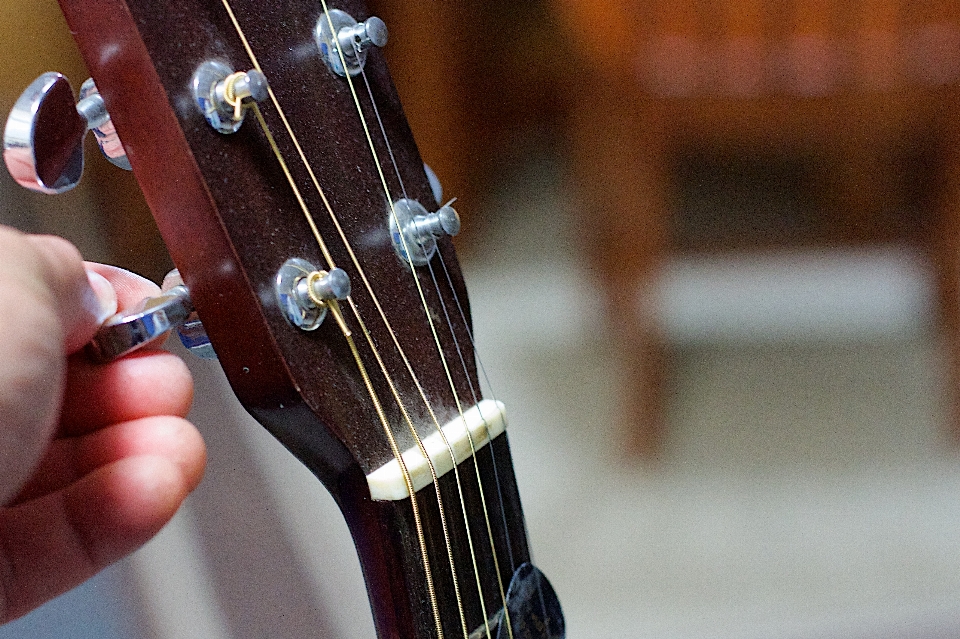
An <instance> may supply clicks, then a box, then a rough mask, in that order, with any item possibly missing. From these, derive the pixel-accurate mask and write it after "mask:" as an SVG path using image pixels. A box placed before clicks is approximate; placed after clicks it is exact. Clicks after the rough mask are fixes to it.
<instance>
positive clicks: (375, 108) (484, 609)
mask: <svg viewBox="0 0 960 639" xmlns="http://www.w3.org/2000/svg"><path fill="white" fill-rule="evenodd" d="M359 54H360V50H359V48H358V47H357V46H356V44H354V55H357V56H358V55H359ZM344 62H345V61H343V60H342V61H341V63H344ZM360 76H361V77H362V78H363V83H364V86H365V87H366V90H367V96H368V97H369V98H370V105H371V107H372V108H373V113H374V115H375V117H376V120H377V125H378V127H379V129H380V135H381V136H382V138H383V143H384V145H385V146H386V147H387V154H388V156H389V157H390V164H391V165H392V166H393V171H394V174H395V175H396V178H397V182H399V184H400V190H401V191H402V193H403V197H404V198H407V197H408V195H407V188H406V185H405V184H404V181H403V176H402V175H401V173H400V168H399V167H398V166H397V161H396V156H395V155H394V153H393V146H392V145H391V144H390V137H389V136H388V135H387V130H386V127H385V126H384V124H383V118H382V117H381V116H380V108H379V107H378V106H377V101H376V99H375V98H374V96H373V89H372V88H371V86H370V80H369V79H368V78H367V73H366V69H365V68H364V67H361V68H360ZM357 106H358V109H359V104H358V105H357ZM359 115H360V117H361V118H362V117H363V114H362V112H361V113H359ZM438 204H439V202H438ZM405 250H406V247H405ZM427 267H428V268H429V269H430V276H431V279H432V280H433V285H434V290H435V291H436V293H437V298H438V299H439V301H440V304H441V307H442V308H443V312H444V316H445V317H446V321H447V327H448V328H449V330H450V335H451V337H452V338H453V343H454V349H455V350H456V352H457V355H458V357H459V358H460V363H461V366H462V368H463V372H464V377H465V379H466V381H467V384H468V385H469V387H470V389H471V395H472V396H473V403H474V405H476V404H477V403H478V402H479V399H478V397H477V394H476V392H474V391H473V381H472V380H471V379H470V374H469V372H468V370H467V366H466V363H465V362H464V360H463V353H461V352H460V344H459V340H458V339H457V336H456V332H455V331H454V328H453V323H452V321H451V320H450V316H449V313H447V305H446V302H445V301H444V299H443V296H442V295H441V293H440V287H439V285H438V284H437V280H436V277H434V275H433V267H432V266H431V265H430V263H429V262H428V263H427ZM448 281H449V277H448ZM451 292H452V293H453V295H454V297H455V298H456V295H457V292H456V290H454V289H453V286H452V281H451ZM410 374H411V376H412V377H413V378H414V379H415V380H416V375H415V374H414V372H413V370H412V368H411V370H410ZM416 383H417V385H418V386H419V380H416ZM421 392H422V391H421ZM423 399H424V403H429V402H428V401H427V399H426V396H425V395H424V397H423ZM458 405H459V403H458ZM460 416H461V419H463V411H462V410H461V411H460ZM481 418H482V419H483V423H484V428H485V429H486V430H487V431H488V433H489V424H488V423H487V420H486V417H484V416H483V415H482V414H481ZM465 430H466V433H467V439H468V441H469V443H470V451H471V456H472V457H473V459H474V464H476V449H475V446H474V441H473V435H472V434H471V433H470V430H469V429H465ZM440 432H441V433H442V430H441V431H440ZM441 436H442V438H443V442H444V444H445V445H446V446H447V449H448V451H449V453H450V457H451V459H452V461H453V473H454V477H455V479H456V484H457V493H458V496H459V498H460V506H461V511H462V513H463V527H464V530H465V531H466V534H467V545H468V547H469V550H470V557H471V560H472V562H473V573H474V577H475V581H476V586H477V594H478V597H479V600H480V609H481V614H482V615H483V623H484V629H485V630H486V634H487V637H488V639H491V632H490V615H489V613H488V612H487V604H486V601H485V600H484V596H483V585H482V584H481V581H480V569H479V566H478V564H477V560H476V551H475V549H474V543H473V533H472V531H471V530H470V518H469V516H468V514H467V505H466V500H465V499H464V496H463V490H462V488H461V483H460V471H459V468H458V466H459V464H458V463H457V460H456V455H455V454H454V452H453V448H452V446H450V444H449V442H448V441H447V438H446V436H445V435H441ZM488 438H489V434H488ZM491 446H492V443H491ZM495 477H496V476H495ZM477 486H478V489H479V491H480V499H481V503H482V504H483V511H484V514H485V519H486V512H487V508H486V501H485V499H484V496H483V482H482V481H481V480H480V471H479V468H478V469H477ZM497 492H498V494H500V486H499V485H498V486H497ZM501 507H502V504H501ZM486 523H487V534H488V535H490V540H491V549H492V550H493V551H494V556H493V560H494V570H495V571H496V573H495V574H496V576H497V583H498V586H499V590H500V597H501V599H503V600H505V597H504V595H503V584H502V580H501V578H500V566H499V562H498V561H497V557H496V554H495V553H496V550H495V548H494V547H493V536H492V533H491V531H490V522H489V519H486Z"/></svg>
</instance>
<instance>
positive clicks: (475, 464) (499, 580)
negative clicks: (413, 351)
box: [427, 263, 513, 636]
mask: <svg viewBox="0 0 960 639" xmlns="http://www.w3.org/2000/svg"><path fill="white" fill-rule="evenodd" d="M427 268H428V269H429V271H430V279H431V280H433V286H434V288H436V289H437V292H438V293H439V291H440V285H439V283H438V282H437V276H436V274H435V273H434V271H433V266H432V265H431V264H430V263H427ZM439 297H440V306H441V308H442V309H443V316H444V317H445V318H446V320H447V326H448V327H449V329H450V335H451V337H452V338H453V343H454V346H455V348H456V351H457V357H459V358H460V366H462V367H463V372H464V374H465V375H466V377H467V384H468V386H469V388H470V394H471V395H472V396H473V403H474V404H475V405H476V404H477V403H479V397H477V391H476V389H475V388H474V387H473V380H471V379H470V374H469V372H468V370H467V362H466V360H465V359H464V357H463V351H462V350H461V349H460V340H459V339H457V334H456V332H455V331H454V329H453V321H452V320H451V319H450V312H449V311H448V310H447V303H446V302H445V301H444V299H443V297H442V296H439ZM483 421H484V426H485V427H486V428H487V431H488V433H489V424H487V421H486V418H484V420H483ZM468 437H469V439H470V453H471V457H472V458H473V468H474V470H475V471H476V473H477V487H478V488H479V490H480V503H481V505H482V506H483V518H484V522H485V523H486V526H487V537H488V538H489V539H490V552H491V553H492V555H493V567H494V570H495V572H496V575H497V587H498V588H499V589H500V598H501V599H502V600H503V602H504V608H503V610H504V614H505V615H506V616H507V624H508V626H507V627H508V628H510V627H511V626H510V613H509V612H507V607H506V599H507V598H506V594H505V592H504V589H503V579H502V578H501V577H500V559H499V557H498V554H497V548H496V543H495V542H494V539H493V529H492V528H491V526H490V515H489V511H488V509H487V498H486V497H485V496H484V491H483V480H482V479H481V478H480V464H479V462H478V460H477V451H476V449H475V448H474V444H473V437H471V436H469V431H468ZM488 438H489V435H488ZM487 447H488V448H490V449H491V450H493V440H492V439H490V442H489V444H488V445H487ZM494 481H495V482H496V486H497V495H498V497H499V498H500V512H501V513H503V512H504V505H503V493H502V491H501V490H500V478H499V477H498V476H497V474H496V464H494ZM504 523H506V519H504ZM504 530H505V532H506V533H507V541H508V543H507V549H508V551H509V553H510V568H511V574H512V572H513V570H512V569H513V551H512V550H510V543H509V535H510V533H509V531H507V530H506V529H504ZM510 634H511V636H512V635H513V630H512V629H511V630H510Z"/></svg>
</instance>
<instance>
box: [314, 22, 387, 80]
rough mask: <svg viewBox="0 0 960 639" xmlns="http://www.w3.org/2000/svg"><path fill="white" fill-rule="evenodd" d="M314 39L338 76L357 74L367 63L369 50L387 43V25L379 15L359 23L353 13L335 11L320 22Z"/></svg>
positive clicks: (315, 30) (321, 53)
mask: <svg viewBox="0 0 960 639" xmlns="http://www.w3.org/2000/svg"><path fill="white" fill-rule="evenodd" d="M313 37H314V39H315V40H316V42H317V46H318V47H319V48H320V55H322V56H323V59H324V60H325V61H326V63H327V66H329V67H330V69H331V70H333V72H334V73H336V74H337V75H342V76H346V75H347V74H348V73H349V74H350V75H357V74H359V73H360V72H361V71H363V67H364V65H365V64H366V62H367V51H369V50H370V48H371V47H383V46H384V45H386V44H387V25H386V24H384V22H383V20H381V19H380V18H378V17H376V16H371V17H369V18H367V19H366V20H364V21H363V22H357V21H356V20H355V19H354V18H353V16H351V15H350V14H349V13H347V12H345V11H340V10H339V9H331V10H330V11H328V12H326V13H324V14H323V15H322V16H320V19H319V20H317V26H316V27H315V28H314V30H313Z"/></svg>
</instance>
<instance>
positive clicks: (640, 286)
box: [551, 0, 960, 454]
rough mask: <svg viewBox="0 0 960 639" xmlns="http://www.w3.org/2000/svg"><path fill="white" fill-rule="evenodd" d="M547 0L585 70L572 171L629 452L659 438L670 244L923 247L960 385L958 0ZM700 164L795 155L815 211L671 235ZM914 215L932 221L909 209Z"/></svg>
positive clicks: (573, 126)
mask: <svg viewBox="0 0 960 639" xmlns="http://www.w3.org/2000/svg"><path fill="white" fill-rule="evenodd" d="M551 2H552V7H553V10H554V11H555V12H556V14H557V15H558V16H560V18H561V21H562V23H563V25H564V30H565V31H566V33H567V35H568V36H569V38H570V41H571V42H572V46H573V48H574V49H575V50H576V52H577V54H578V55H577V59H578V62H579V64H580V65H581V66H582V71H581V76H580V81H581V86H580V89H579V90H578V96H577V104H576V105H575V107H574V109H573V110H572V117H571V120H570V138H571V143H572V149H573V157H574V162H573V165H574V166H575V167H576V169H575V170H576V172H577V173H578V178H579V184H580V186H581V198H582V201H583V204H584V207H583V210H584V217H583V219H584V232H585V233H588V237H589V240H590V241H589V244H590V247H591V256H592V260H593V265H594V267H595V268H596V270H597V271H598V273H599V275H600V279H601V280H602V283H603V288H604V291H605V295H606V299H607V301H608V304H609V321H610V324H611V327H613V328H614V329H615V333H614V334H615V335H616V339H618V340H619V343H620V344H621V345H622V347H623V351H624V352H625V354H626V357H627V362H628V365H629V370H630V376H631V381H630V384H631V386H632V389H631V392H630V393H629V398H628V402H629V403H630V405H629V407H628V408H627V413H626V415H627V417H626V418H625V422H626V424H625V428H626V439H627V441H628V442H629V443H628V446H629V448H630V449H632V450H634V451H637V452H641V453H646V454H656V452H657V451H658V450H659V447H660V444H661V440H662V437H663V413H662V409H663V400H664V392H665V388H664V377H665V371H664V366H665V363H666V359H667V358H666V355H667V353H668V349H667V347H666V344H665V340H664V338H663V334H662V327H661V326H660V324H659V322H658V318H657V315H656V313H655V312H653V311H652V310H651V305H650V304H649V303H644V301H643V300H644V296H649V295H651V294H652V291H654V290H655V289H656V283H657V278H658V274H659V273H660V270H661V268H662V266H663V264H664V261H665V260H666V259H667V257H668V256H669V255H670V254H671V253H674V252H676V251H691V250H695V251H703V250H711V251H712V250H721V249H724V250H725V249H728V248H730V247H731V246H733V247H743V246H745V245H752V246H756V245H758V244H759V245H765V246H780V245H784V244H793V245H796V244H801V245H803V244H814V243H816V244H822V243H828V244H831V245H837V244H851V243H852V244H863V243H873V242H884V243H886V242H891V241H905V242H908V243H911V244H914V245H916V246H918V247H920V248H921V249H922V250H924V251H926V252H928V254H929V255H930V257H931V261H932V263H933V264H934V265H935V268H936V271H937V277H938V279H939V285H940V286H939V293H940V308H941V311H942V321H943V324H944V326H945V329H946V335H947V336H948V340H949V344H950V353H951V356H952V371H953V389H955V390H957V389H960V126H958V124H957V123H956V122H955V119H956V118H955V113H956V109H955V108H954V105H955V104H957V100H958V98H960V93H958V91H957V88H956V85H957V83H958V81H960V3H956V2H951V1H949V0H944V1H941V0H921V1H915V0H911V1H907V0H902V1H898V0H852V1H851V0H844V1H840V0H792V1H791V0H773V1H771V0H699V1H698V2H689V1H687V0H646V1H645V0H551ZM698 154H699V156H700V157H708V158H713V161H714V162H715V163H716V164H718V165H720V166H722V165H723V163H724V162H727V161H734V162H735V161H739V160H738V158H739V159H743V158H757V157H759V158H761V161H764V160H765V159H770V158H777V157H780V158H782V157H793V158H798V161H799V162H801V163H804V162H805V163H806V166H807V169H808V174H809V176H811V183H812V184H813V185H814V187H815V191H814V193H815V195H814V196H813V197H815V199H816V204H817V206H816V208H817V210H818V215H817V219H816V220H814V222H813V223H811V224H808V225H806V226H805V227H804V228H798V229H795V230H797V231H798V232H797V233H789V232H786V230H783V232H781V233H772V234H768V235H763V234H762V233H761V234H759V235H755V236H748V237H740V238H729V237H726V238H723V237H703V234H700V235H699V236H698V235H697V234H695V233H694V234H690V233H688V234H686V236H684V235H682V234H681V236H679V237H678V236H677V234H676V233H674V232H672V231H671V224H672V222H671V220H672V219H673V213H674V209H675V204H676V201H677V197H678V195H677V171H676V169H677V167H678V166H683V165H684V164H683V163H684V162H685V161H687V160H688V159H689V158H690V157H697V156H698ZM685 158H686V159H685ZM754 161H755V160H754ZM905 171H906V172H907V173H905ZM919 191H922V193H919ZM921 196H922V197H921ZM918 198H920V199H918ZM918 201H919V202H920V205H917V202H918ZM911 206H912V207H913V208H914V209H918V208H919V209H926V210H930V211H932V213H933V214H932V215H930V216H929V218H926V217H924V216H923V215H916V214H914V215H907V214H905V213H904V211H908V210H910V209H911ZM801 226H803V225H801ZM958 396H960V392H958ZM957 415H958V416H960V411H958V412H957ZM958 423H960V422H958Z"/></svg>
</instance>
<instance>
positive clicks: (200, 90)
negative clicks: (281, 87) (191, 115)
mask: <svg viewBox="0 0 960 639" xmlns="http://www.w3.org/2000/svg"><path fill="white" fill-rule="evenodd" d="M191 86H192V88H193V98H194V100H195V101H196V103H197V106H199V107H200V111H202V112H203V116H204V117H205V118H206V119H207V122H208V123H209V124H210V126H212V127H213V128H214V129H216V130H217V131H219V132H220V133H236V132H237V131H238V130H239V129H240V125H241V124H243V120H244V116H246V112H247V108H248V107H249V106H250V104H251V101H252V102H263V101H264V100H266V99H267V97H268V96H269V95H270V89H269V86H268V84H267V77H266V76H265V75H263V73H261V72H260V71H257V70H256V69H251V70H249V71H236V72H235V71H234V70H233V69H231V68H230V67H228V66H227V65H226V64H224V63H223V62H219V61H217V60H208V61H206V62H204V63H203V64H201V65H200V66H199V67H197V70H196V72H194V74H193V80H192V83H191Z"/></svg>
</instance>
